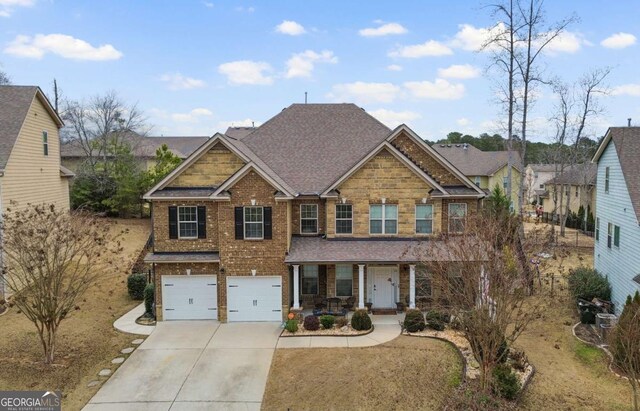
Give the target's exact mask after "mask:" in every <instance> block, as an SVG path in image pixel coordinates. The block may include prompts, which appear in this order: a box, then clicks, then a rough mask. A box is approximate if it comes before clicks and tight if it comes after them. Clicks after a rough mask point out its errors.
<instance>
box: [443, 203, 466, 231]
mask: <svg viewBox="0 0 640 411" xmlns="http://www.w3.org/2000/svg"><path fill="white" fill-rule="evenodd" d="M452 205H463V206H464V218H463V220H464V222H465V223H466V222H467V213H468V211H469V210H468V207H467V203H449V204H448V205H447V211H448V212H447V231H448V232H449V233H450V234H461V233H463V232H464V231H451V206H452ZM455 219H458V220H459V219H460V217H455Z"/></svg>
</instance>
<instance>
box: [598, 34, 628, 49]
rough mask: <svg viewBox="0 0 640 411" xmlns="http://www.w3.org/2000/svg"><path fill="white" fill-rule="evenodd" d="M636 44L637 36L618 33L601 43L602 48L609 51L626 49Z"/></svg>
mask: <svg viewBox="0 0 640 411" xmlns="http://www.w3.org/2000/svg"><path fill="white" fill-rule="evenodd" d="M634 44H636V36H634V35H633V34H629V33H616V34H612V35H611V36H609V37H607V38H606V39H604V40H602V41H601V42H600V45H602V47H606V48H608V49H623V48H625V47H629V46H633V45H634Z"/></svg>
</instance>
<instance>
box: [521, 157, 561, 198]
mask: <svg viewBox="0 0 640 411" xmlns="http://www.w3.org/2000/svg"><path fill="white" fill-rule="evenodd" d="M558 170H560V165H559V164H528V165H527V168H526V170H525V175H526V177H525V188H524V190H525V193H526V196H525V198H526V199H527V202H528V203H529V204H531V203H533V202H534V201H535V203H536V204H538V205H541V206H543V207H544V206H545V204H544V199H545V197H546V195H547V191H546V187H545V184H546V183H547V181H549V180H551V179H552V178H554V177H555V176H556V175H558V174H559V171H558Z"/></svg>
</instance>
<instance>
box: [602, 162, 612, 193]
mask: <svg viewBox="0 0 640 411" xmlns="http://www.w3.org/2000/svg"><path fill="white" fill-rule="evenodd" d="M610 188H611V170H610V168H609V167H605V168H604V192H605V194H609V189H610Z"/></svg>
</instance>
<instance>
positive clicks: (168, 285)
mask: <svg viewBox="0 0 640 411" xmlns="http://www.w3.org/2000/svg"><path fill="white" fill-rule="evenodd" d="M216 280H217V277H216V276H215V275H189V276H187V275H163V276H162V315H163V319H164V320H217V319H218V282H217V281H216Z"/></svg>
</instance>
